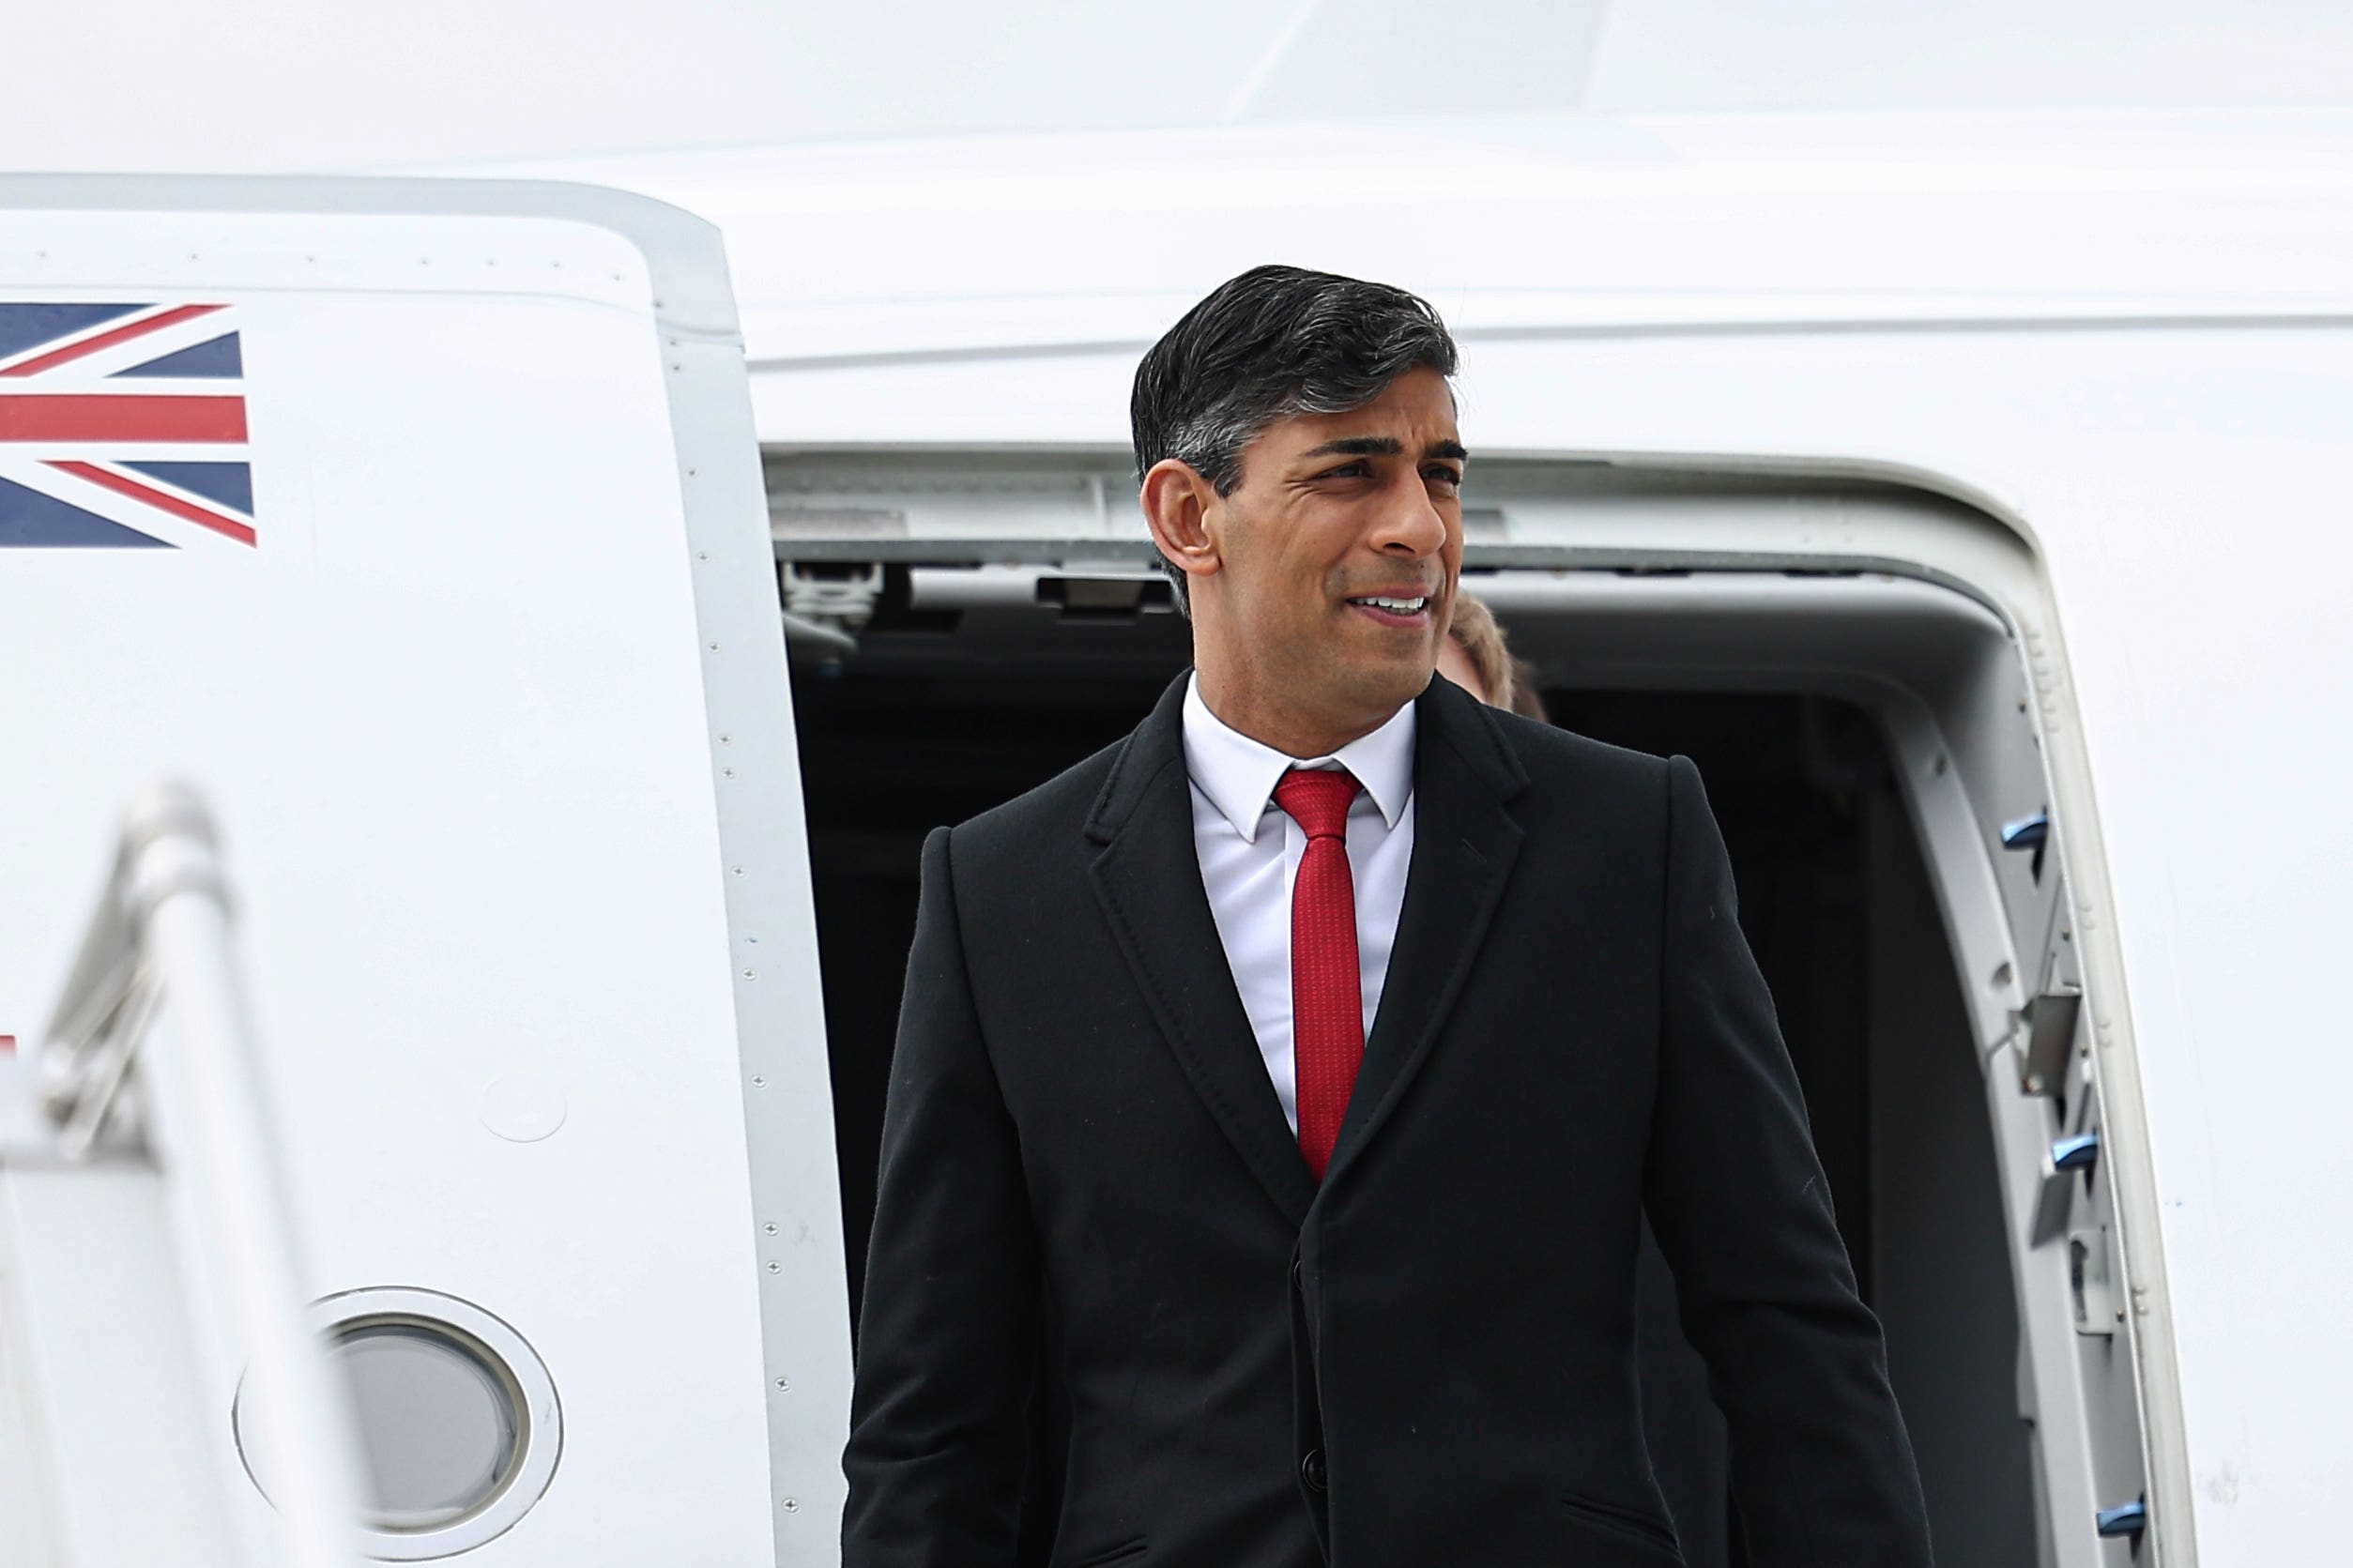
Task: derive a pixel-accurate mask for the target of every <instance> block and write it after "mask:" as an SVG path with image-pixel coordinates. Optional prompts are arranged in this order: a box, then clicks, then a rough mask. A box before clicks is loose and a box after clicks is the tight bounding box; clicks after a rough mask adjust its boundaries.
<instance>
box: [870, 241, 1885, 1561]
mask: <svg viewBox="0 0 2353 1568" xmlns="http://www.w3.org/2000/svg"><path fill="white" fill-rule="evenodd" d="M1455 371H1456V351H1455V346H1454V343H1453V342H1452V340H1451V339H1450V338H1449V337H1448V335H1447V333H1446V330H1445V328H1444V326H1443V324H1442V323H1441V322H1440V321H1439V319H1438V317H1437V315H1436V314H1435V312H1432V311H1431V310H1430V309H1429V306H1428V305H1427V304H1425V303H1424V302H1423V301H1421V300H1420V299H1418V298H1415V297H1413V296H1412V295H1409V294H1405V293H1403V292H1401V291H1399V290H1396V289H1392V288H1388V287H1384V286H1382V285H1378V284H1373V283H1367V282H1357V281H1355V280H1352V279H1345V278H1338V277H1334V276H1331V275H1328V274H1323V273H1317V272H1308V271H1304V270H1300V269H1297V268H1291V267H1272V266H1270V267H1260V268H1257V269H1255V270H1253V271H1251V272H1248V273H1245V274H1244V275H1243V276H1241V277H1239V278H1236V279H1234V280H1232V281H1231V282H1228V283H1226V284H1224V285H1223V286H1221V287H1220V288H1218V289H1217V290H1216V291H1215V293H1213V294H1211V295H1210V296H1209V297H1207V298H1206V299H1204V300H1202V301H1201V302H1200V303H1199V305H1197V306H1196V307H1195V308H1194V309H1193V310H1192V311H1191V312H1188V313H1187V314H1186V315H1185V316H1184V319H1183V320H1181V321H1180V322H1178V323H1177V325H1176V326H1175V327H1173V328H1171V329H1170V330H1169V333H1168V335H1167V336H1166V337H1164V338H1163V339H1162V340H1161V341H1160V342H1159V343H1157V344H1155V345H1154V347H1153V349H1152V350H1151V351H1150V352H1149V353H1148V354H1147V355H1146V356H1145V358H1144V360H1143V362H1142V364H1141V366H1140V367H1139V368H1138V373H1137V376H1136V385H1135V394H1134V400H1133V406H1132V414H1133V421H1134V428H1135V442H1136V458H1137V464H1138V472H1139V473H1140V474H1141V476H1142V493H1141V500H1142V505H1143V510H1144V513H1145V516H1146V517H1147V519H1148V520H1149V521H1150V523H1151V525H1152V530H1153V536H1154V540H1155V542H1156V543H1157V545H1158V547H1159V550H1160V552H1161V555H1162V556H1163V557H1164V559H1165V561H1166V563H1167V564H1168V566H1169V570H1170V572H1171V576H1172V579H1173V581H1174V582H1175V583H1176V585H1177V587H1178V591H1179V594H1180V596H1181V597H1182V598H1184V601H1186V607H1187V614H1188V615H1189V616H1190V617H1191V623H1192V630H1193V640H1194V666H1193V668H1192V669H1191V670H1189V671H1187V672H1186V673H1185V674H1184V676H1183V677H1179V678H1178V680H1177V681H1176V682H1175V683H1174V684H1172V685H1171V686H1170V687H1169V690H1168V692H1167V693H1166V694H1164V695H1163V696H1162V698H1161V699H1160V701H1159V703H1158V704H1157V706H1156V707H1155V708H1154V709H1153V711H1152V712H1151V714H1150V715H1149V716H1148V717H1147V718H1145V720H1144V721H1143V723H1141V724H1139V725H1138V727H1137V729H1136V730H1135V732H1134V733H1133V734H1131V735H1130V736H1129V737H1128V738H1126V739H1124V740H1123V741H1121V742H1120V743H1118V744H1117V745H1114V746H1112V747H1110V748H1109V749H1108V750H1106V751H1104V752H1102V753H1100V754H1097V755H1095V756H1093V757H1091V758H1089V759H1088V760H1086V761H1085V762H1082V763H1080V764H1079V765H1078V766H1077V767H1076V768H1073V769H1070V770H1069V771H1068V772H1066V773H1064V774H1062V776H1060V777H1059V778H1056V779H1054V780H1052V781H1051V782H1049V783H1047V784H1043V785H1041V786H1039V787H1038V788H1036V789H1034V790H1031V792H1030V793H1029V794H1027V795H1024V796H1022V797H1021V798H1020V799H1016V800H1013V801H1010V802H1008V803H1007V804H1005V805H1003V806H1000V807H998V808H997V809H996V810H994V811H990V812H987V813H985V814H982V815H980V816H977V817H975V818H973V819H972V820H970V821H969V822H966V823H963V824H961V825H959V826H957V827H955V828H954V829H946V828H941V829H938V830H934V831H933V832H932V834H931V835H930V837H929V838H928V839H927V840H926V841H925V843H924V854H923V892H922V903H921V910H920V913H919V915H918V917H917V922H916V933H915V941H914V949H913V951H912V952H911V954H910V955H909V964H908V976H907V992H906V997H905V1001H904V1004H903V1006H902V1010H901V1013H900V1021H899V1033H898V1041H897V1046H896V1055H895V1057H894V1061H893V1065H892V1071H891V1080H890V1090H889V1100H888V1109H887V1112H886V1114H885V1118H884V1123H883V1134H882V1154H881V1170H880V1179H879V1196H878V1202H877V1205H876V1210H875V1216H874V1230H873V1240H872V1243H871V1248H870V1251H869V1254H868V1258H867V1267H866V1286H865V1296H864V1305H863V1315H862V1317H861V1320H860V1343H859V1353H858V1377H857V1388H856V1395H855V1401H854V1408H853V1412H852V1430H851V1435H850V1439H849V1446H848V1451H847V1453H846V1454H845V1456H844V1468H845V1469H846V1470H847V1472H848V1479H849V1501H848V1509H847V1512H846V1514H845V1516H844V1524H843V1551H844V1560H845V1563H846V1564H847V1565H848V1568H998V1565H1008V1568H1009V1565H1012V1564H1016V1563H1025V1562H1039V1563H1046V1564H1050V1565H1051V1568H1101V1565H1107V1564H1113V1563H1118V1564H1123V1565H1124V1564H1138V1565H1143V1564H1149V1565H1152V1568H1319V1565H1321V1564H1326V1563H1328V1564H1332V1565H1334V1568H1446V1565H1463V1568H1536V1565H1548V1568H1549V1565H1556V1564H1557V1565H1570V1564H1576V1565H1585V1568H1656V1565H1658V1564H1661V1563H1674V1562H1676V1561H1678V1560H1679V1556H1678V1553H1677V1550H1676V1545H1675V1539H1674V1533H1673V1525H1672V1523H1671V1521H1670V1520H1669V1518H1668V1516H1667V1514H1666V1511H1665V1509H1664V1507H1663V1506H1662V1504H1661V1502H1660V1500H1659V1495H1658V1487H1657V1485H1656V1484H1655V1483H1654V1481H1653V1478H1652V1474H1651V1469H1650V1464H1649V1460H1648V1458H1647V1456H1646V1454H1645V1453H1644V1450H1643V1439H1642V1435H1641V1432H1642V1428H1641V1419H1640V1410H1639V1403H1638V1401H1639V1394H1638V1391H1637V1386H1636V1378H1635V1371H1634V1359H1633V1308H1632V1301H1633V1280H1634V1264H1635V1256H1636V1249H1637V1241H1638V1238H1639V1236H1640V1234H1641V1221H1642V1217H1643V1213H1644V1212H1645V1211H1647V1213H1648V1214H1649V1216H1650V1220H1651V1223H1652V1225H1653V1227H1654V1228H1655V1230H1656V1232H1657V1234H1658V1241H1659V1242H1660V1244H1661V1246H1662V1247H1663V1249H1664V1251H1665V1253H1666V1256H1667V1257H1668V1259H1669V1261H1670V1262H1671V1263H1672V1265H1673V1270H1674V1273H1675V1278H1676V1282H1677V1285H1678V1287H1679V1291H1680V1297H1681V1302H1682V1310H1683V1317H1684V1326H1685V1330H1686V1332H1687V1333H1688V1336H1689V1338H1690V1340H1691V1342H1692V1343H1693V1344H1694V1345H1695V1346H1697V1347H1698V1348H1699V1349H1700V1351H1701V1352H1702V1354H1703V1355H1704V1357H1705V1359H1706V1362H1707V1364H1708V1369H1709V1378H1710V1382H1711V1386H1712V1388H1713V1391H1714V1394H1715V1398H1716V1400H1717V1403H1718V1404H1719V1406H1720V1407H1721V1408H1722V1410H1723V1412H1724V1415H1725V1418H1726V1423H1727V1426H1728V1429H1729V1434H1730V1442H1731V1471H1732V1480H1733V1487H1734V1500H1735V1504H1736V1508H1737V1513H1738V1516H1739V1521H1740V1525H1741V1529H1742V1533H1743V1536H1744V1540H1745V1545H1746V1551H1747V1557H1748V1560H1749V1562H1750V1563H1751V1564H1753V1565H1755V1568H1925V1565H1926V1564H1927V1563H1928V1561H1929V1548H1928V1541H1927V1526H1926V1523H1925V1519H1924V1516H1923V1512H1922V1506H1921V1500H1920V1492H1919V1484H1918V1477H1917V1474H1916V1472H1915V1469H1914V1466H1913V1461H1912V1455H1911V1449H1910V1445H1909V1442H1908V1440H1907V1439H1906V1437H1905V1433H1904V1428H1903V1423H1902V1417H1901V1415H1900V1414H1899V1413H1898V1411H1897V1408H1896V1406H1895V1401H1894V1398H1893V1396H1892V1394H1891V1393H1890V1392H1889V1389H1888V1384H1887V1371H1886V1360H1885V1351H1884V1348H1883V1345H1882V1341H1881V1337H1880V1332H1879V1325H1878V1323H1877V1321H1876V1320H1875V1319H1874V1318H1873V1317H1872V1314H1871V1312H1870V1311H1869V1310H1868V1309H1867V1308H1866V1307H1864V1306H1863V1304H1862V1303H1861V1302H1860V1301H1859V1300H1858V1299H1857V1297H1856V1288H1855V1282H1854V1276H1853V1272H1852V1271H1851V1269H1850V1268H1849V1265H1848V1262H1847V1258H1846V1255H1845V1252H1844V1249H1843V1247H1842V1246H1841V1242H1840V1240H1839V1234H1838V1230H1837V1228H1836V1226H1835V1225H1834V1223H1833V1219H1832V1214H1831V1210H1830V1199H1829V1193H1828V1189H1827V1187H1826V1184H1825V1182H1824V1180H1823V1176H1822V1170H1821V1167H1820V1165H1819V1164H1818V1163H1817V1161H1816V1159H1815V1156H1814V1152H1813V1148H1812V1144H1811V1138H1810V1136H1809V1134H1808V1129H1807V1123H1806V1116H1805V1107H1804V1104H1803V1102H1802V1100H1801V1099H1800V1097H1799V1093H1798V1088H1797V1084H1796V1080H1795V1076H1794V1075H1793V1073H1792V1072H1791V1069H1790V1063H1789V1058H1788V1055H1787V1052H1786V1051H1785V1050H1784V1048H1783V1046H1782V1043H1781V1040H1780V1034H1779V1032H1778V1028H1777V1026H1776V1023H1775V1019H1774V1012H1773V1004H1772V999H1771V997H1770V996H1769V995H1768V994H1767V992H1766V989H1765V983H1764V982H1763V980H1762V978H1761V977H1760V976H1759V974H1758V972H1757V968H1756V966H1755V964H1754V962H1753V961H1752V960H1751V958H1750V956H1749V950H1748V947H1747V944H1746V943H1745V942H1744V940H1743V939H1742V937H1741V934H1740V926H1739V923H1738V921H1737V920H1736V918H1735V911H1734V894H1733V880H1732V873H1731V867H1730V865H1729V864H1728V862H1727V860H1726V858H1725V853H1724V846H1723V841H1722V839H1721V837H1720V835H1719V833H1718V831H1717V828H1716V823H1715V819H1714V817H1713V816H1712V815H1711V814H1710V812H1709V810H1708V805H1707V801H1706V798H1705V796H1704V793H1703V790H1702V786H1701V782H1700V777H1699V774H1698V772H1697V770H1696V769H1694V768H1693V767H1692V765H1691V763H1690V761H1689V760H1688V758H1685V757H1681V756H1677V757H1672V758H1667V759H1661V758H1658V757H1655V756H1648V755H1644V754H1640V753H1635V752H1629V751H1625V750H1621V749H1618V748H1615V747H1612V746H1607V745H1603V744H1601V743H1599V742H1597V741H1593V740H1589V739H1586V738H1582V737H1580V736H1577V735H1574V734H1570V733H1568V732H1566V731H1563V730H1558V729H1553V728H1551V727H1548V726H1545V725H1542V724H1538V723H1533V722H1530V721H1527V720H1524V719H1521V718H1519V717H1517V716H1516V715H1513V714H1509V713H1503V712H1497V711H1493V710H1490V709H1489V708H1485V707H1483V706H1482V705H1481V704H1479V703H1478V702H1476V701H1474V699H1473V698H1472V697H1470V696H1469V695H1468V694H1466V693H1464V692H1463V691H1462V690H1461V689H1460V688H1459V687H1456V686H1454V685H1453V684H1451V683H1449V682H1448V681H1446V680H1444V678H1438V677H1434V673H1433V672H1434V667H1435V662H1436V659H1437V654H1438V650H1439V648H1440V647H1441V646H1442V643H1443V640H1444V636H1445V633H1446V627H1447V621H1448V616H1449V614H1450V611H1451V608H1452V603H1453V599H1454V594H1455V591H1456V580H1457V576H1458V573H1459V569H1460V565H1461V558H1462V498H1461V497H1462V483H1463V472H1464V466H1465V461H1466V457H1467V454H1466V452H1465V451H1464V449H1463V447H1462V444H1461V440H1460V436H1459V433H1458V431H1457V429H1456V411H1455V401H1454V395H1453V387H1452V378H1453V376H1454V374H1455Z"/></svg>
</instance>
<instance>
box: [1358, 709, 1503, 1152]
mask: <svg viewBox="0 0 2353 1568" xmlns="http://www.w3.org/2000/svg"><path fill="white" fill-rule="evenodd" d="M1527 784H1528V777H1527V773H1526V772H1525V770H1524V769H1521V768H1520V759H1519V758H1518V757H1516V756H1514V755H1513V754H1511V751H1510V749H1509V748H1508V747H1507V746H1506V745H1505V742H1504V737H1503V733H1502V731H1501V730H1500V729H1499V728H1498V726H1497V725H1496V723H1495V721H1494V719H1493V718H1492V717H1490V715H1489V713H1488V711H1487V708H1486V706H1485V705H1484V704H1482V703H1480V702H1479V700H1478V699H1477V698H1475V697H1474V696H1472V695H1471V694H1470V693H1467V692H1465V691H1463V690H1462V688H1460V687H1459V686H1457V685H1455V684H1454V683H1453V682H1451V681H1449V680H1447V679H1446V678H1445V677H1443V676H1441V677H1435V678H1433V679H1432V680H1431V681H1430V683H1429V689H1428V690H1427V691H1425V692H1424V693H1422V695H1421V696H1420V697H1419V698H1417V699H1416V701H1415V712H1414V716H1413V859H1412V860H1411V861H1410V862H1409V863H1408V865H1407V867H1406V875H1405V906H1404V908H1403V909H1402V910H1401V911H1400V912H1399V914H1398V934H1397V940H1396V942H1395V944H1394V945H1393V946H1392V947H1391V948H1390V950H1389V972H1388V976H1387V978H1386V979H1385V980H1384V981H1383V982H1382V989H1381V1008H1380V1011H1379V1012H1377V1013H1376V1014H1375V1015H1374V1017H1373V1026H1372V1036H1371V1038H1370V1039H1368V1040H1367V1041H1366V1043H1365V1060H1364V1065H1363V1066H1362V1067H1360V1068H1359V1069H1358V1070H1357V1073H1356V1087H1355V1088H1354V1089H1353V1090H1352V1092H1351V1093H1350V1095H1349V1101H1348V1112H1347V1114H1346V1115H1345V1116H1344V1117H1343V1118H1342V1119H1341V1120H1340V1132H1339V1141H1338V1143H1337V1145H1336V1146H1335V1147H1334V1149H1333V1150H1332V1161H1331V1164H1330V1165H1329V1166H1327V1167H1326V1168H1325V1171H1324V1174H1323V1186H1324V1187H1325V1188H1326V1189H1327V1190H1328V1189H1329V1188H1330V1187H1331V1186H1332V1184H1333V1183H1334V1182H1335V1181H1336V1180H1338V1179H1339V1178H1340V1176H1341V1174H1342V1173H1343V1172H1344V1171H1345V1170H1346V1168H1347V1166H1348V1165H1350V1163H1351V1162H1352V1160H1353V1159H1354V1158H1355V1157H1356V1156H1358V1155H1359V1154H1360V1153H1361V1152H1362V1150H1363V1149H1364V1148H1365V1147H1366V1146H1367V1144H1369V1143H1370V1142H1371V1141H1372V1140H1373V1139H1374V1138H1375V1137H1376V1136H1377V1135H1378V1134H1380V1132H1381V1129H1382V1127H1383V1124H1384V1123H1386V1121H1387V1120H1388V1119H1389V1117H1390V1116H1391V1114H1392V1113H1393V1112H1394V1111H1395V1110H1396V1108H1397V1104H1398V1101H1399V1100H1401V1099H1402V1098H1403V1097H1404V1094H1405V1089H1406V1087H1407V1085H1409V1084H1410V1083H1411V1082H1412V1081H1413V1074H1414V1073H1416V1072H1418V1071H1419V1070H1420V1068H1421V1065H1422V1062H1423V1060H1424V1059H1425V1058H1427V1057H1428V1056H1429V1049H1430V1045H1431V1043H1433V1042H1434V1041H1435V1040H1436V1039H1437V1036H1438V1031H1439V1028H1440V1026H1441V1025H1442V1024H1443V1023H1444V1020H1445V1016H1446V1012H1447V1010H1448V1009H1449V1008H1451V1007H1452V1006H1453V1004H1454V999H1455V997H1456V995H1457V994H1458V993H1459V991H1460V990H1461V987H1462V981H1463V977H1464V976H1465V975H1467V974H1468V973H1469V972H1470V969H1471V962H1472V960H1473V959H1474V958H1475V957H1477V955H1478V951H1479V944H1480V942H1481V940H1482V939H1484V937H1485V936H1486V935H1487V928H1488V922H1489V921H1490V920H1491V919H1492V918H1493V916H1494V913H1495V906H1496V904H1497V902H1498V901H1499V900H1500V898H1501V897H1502V895H1503V891H1504V884H1505V881H1507V880H1508V879H1509V878H1510V875H1511V868H1512V862H1513V861H1514V860H1516V859H1517V858H1518V856H1519V853H1520V836H1521V834H1520V824H1519V823H1518V822H1516V821H1515V820H1513V818H1512V815H1511V814H1510V812H1509V811H1508V810H1506V809H1505V801H1507V800H1509V799H1511V798H1512V797H1513V796H1515V795H1517V794H1519V793H1520V791H1521V790H1522V789H1524V788H1526V787H1527Z"/></svg>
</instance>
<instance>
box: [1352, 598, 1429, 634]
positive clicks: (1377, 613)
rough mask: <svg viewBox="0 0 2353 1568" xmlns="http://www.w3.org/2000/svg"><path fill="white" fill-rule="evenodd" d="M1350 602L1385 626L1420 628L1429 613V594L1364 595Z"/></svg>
mask: <svg viewBox="0 0 2353 1568" xmlns="http://www.w3.org/2000/svg"><path fill="white" fill-rule="evenodd" d="M1348 602H1349V603H1350V604H1352V605H1353V606H1354V607H1355V608H1357V609H1359V610H1362V611H1363V612H1364V613H1365V614H1366V615H1367V616H1369V617H1372V618H1373V619H1374V620H1377V621H1380V622H1381V623H1382V624H1383V625H1384V626H1412V627H1418V626H1420V625H1422V624H1423V622H1424V621H1425V619H1426V618H1427V617H1428V615H1429V595H1428V594H1410V595H1400V594H1363V595H1360V596H1358V597H1356V598H1354V599H1351V600H1350V601H1348Z"/></svg>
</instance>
